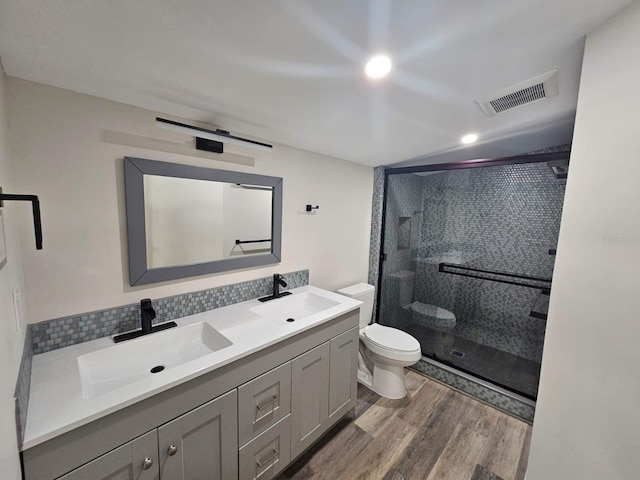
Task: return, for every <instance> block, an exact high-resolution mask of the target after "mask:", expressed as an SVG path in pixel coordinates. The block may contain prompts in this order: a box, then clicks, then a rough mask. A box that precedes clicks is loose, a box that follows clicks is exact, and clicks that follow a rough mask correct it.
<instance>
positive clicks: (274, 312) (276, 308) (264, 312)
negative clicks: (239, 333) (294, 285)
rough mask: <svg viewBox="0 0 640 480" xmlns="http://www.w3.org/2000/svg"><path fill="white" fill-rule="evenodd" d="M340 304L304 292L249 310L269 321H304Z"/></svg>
mask: <svg viewBox="0 0 640 480" xmlns="http://www.w3.org/2000/svg"><path fill="white" fill-rule="evenodd" d="M339 304H340V303H339V302H336V301H334V300H331V299H329V298H325V297H321V296H320V295H316V294H314V293H311V292H302V293H294V294H293V295H288V296H286V297H282V298H278V299H276V300H270V301H268V302H265V303H264V304H263V305H259V306H257V307H253V308H250V309H249V310H251V311H252V312H253V313H255V314H256V315H259V316H261V317H264V318H266V319H268V320H275V321H286V320H288V319H294V320H302V319H304V318H305V317H308V316H310V315H313V314H315V313H319V312H322V311H323V310H328V309H329V308H331V307H335V306H336V305H339Z"/></svg>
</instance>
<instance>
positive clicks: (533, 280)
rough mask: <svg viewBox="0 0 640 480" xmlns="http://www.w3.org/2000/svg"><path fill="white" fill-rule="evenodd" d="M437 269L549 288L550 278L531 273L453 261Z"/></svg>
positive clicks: (467, 275)
mask: <svg viewBox="0 0 640 480" xmlns="http://www.w3.org/2000/svg"><path fill="white" fill-rule="evenodd" d="M456 270H457V271H456ZM438 271H439V272H442V273H450V274H453V275H460V276H463V277H470V278H477V279H479V280H488V281H490V282H498V283H506V284H509V285H517V286H519V287H529V288H535V289H536V290H539V289H550V288H551V279H550V278H541V277H533V276H531V275H520V274H517V273H508V272H498V271H495V270H483V269H480V268H473V267H467V266H464V265H456V264H453V263H444V262H443V263H440V264H439V265H438ZM489 275H492V276H489ZM500 277H504V278H500Z"/></svg>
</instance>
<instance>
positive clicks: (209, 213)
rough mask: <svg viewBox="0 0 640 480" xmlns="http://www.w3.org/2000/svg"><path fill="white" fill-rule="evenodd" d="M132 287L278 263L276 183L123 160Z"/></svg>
mask: <svg viewBox="0 0 640 480" xmlns="http://www.w3.org/2000/svg"><path fill="white" fill-rule="evenodd" d="M124 180H125V195H126V205H127V206H126V211H127V239H128V244H129V282H130V284H131V285H132V286H134V285H144V284H148V283H156V282H164V281H167V280H174V279H177V278H186V277H193V276H197V275H206V274H208V273H219V272H224V271H228V270H237V269H240V268H247V267H256V266H260V265H268V264H272V263H278V262H279V261H280V255H281V243H282V178H279V177H269V176H266V175H256V174H251V173H242V172H232V171H228V170H217V169H213V168H204V167H194V166H190V165H181V164H176V163H167V162H159V161H155V160H145V159H142V158H131V157H125V158H124Z"/></svg>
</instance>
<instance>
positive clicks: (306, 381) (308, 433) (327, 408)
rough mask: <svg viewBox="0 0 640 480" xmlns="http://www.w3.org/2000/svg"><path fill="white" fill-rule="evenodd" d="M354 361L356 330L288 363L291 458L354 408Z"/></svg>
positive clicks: (355, 361) (355, 357) (356, 350)
mask: <svg viewBox="0 0 640 480" xmlns="http://www.w3.org/2000/svg"><path fill="white" fill-rule="evenodd" d="M357 361H358V328H357V327H356V328H352V329H350V330H348V331H346V332H344V333H343V334H341V335H338V336H337V337H335V338H333V339H332V340H330V341H328V342H325V343H323V344H322V345H320V346H318V347H316V348H314V349H312V350H309V351H308V352H306V353H304V354H302V355H300V356H299V357H296V358H294V359H293V360H292V361H291V458H295V457H297V456H298V455H299V454H300V453H302V452H303V451H304V450H306V449H307V448H308V447H309V446H311V445H312V444H313V443H314V442H315V441H316V440H317V439H318V438H320V437H321V436H322V434H324V433H325V432H326V431H327V429H328V428H329V427H330V426H331V425H332V424H333V423H334V422H335V421H337V420H338V419H339V418H340V417H342V416H343V415H344V414H346V413H347V412H348V411H349V409H350V408H352V407H354V406H355V402H356V368H357Z"/></svg>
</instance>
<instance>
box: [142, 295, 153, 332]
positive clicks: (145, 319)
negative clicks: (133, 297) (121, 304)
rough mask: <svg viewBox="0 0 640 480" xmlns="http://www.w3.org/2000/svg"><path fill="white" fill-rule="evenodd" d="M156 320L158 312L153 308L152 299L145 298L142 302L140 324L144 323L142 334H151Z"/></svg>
mask: <svg viewBox="0 0 640 480" xmlns="http://www.w3.org/2000/svg"><path fill="white" fill-rule="evenodd" d="M154 318H156V311H155V310H154V309H153V307H152V306H151V299H150V298H144V299H142V300H140V322H141V323H142V333H144V334H147V333H151V331H152V329H153V328H152V326H151V322H152V320H153V319H154Z"/></svg>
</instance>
